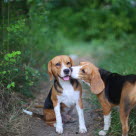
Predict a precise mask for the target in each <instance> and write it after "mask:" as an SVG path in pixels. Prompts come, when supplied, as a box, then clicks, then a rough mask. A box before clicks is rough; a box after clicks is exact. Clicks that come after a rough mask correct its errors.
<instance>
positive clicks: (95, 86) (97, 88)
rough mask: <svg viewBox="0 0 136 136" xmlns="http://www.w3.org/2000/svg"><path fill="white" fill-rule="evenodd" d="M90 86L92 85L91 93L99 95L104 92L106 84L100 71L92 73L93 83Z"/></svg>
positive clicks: (95, 70) (96, 70)
mask: <svg viewBox="0 0 136 136" xmlns="http://www.w3.org/2000/svg"><path fill="white" fill-rule="evenodd" d="M90 84H91V91H92V92H93V93H94V94H99V93H101V92H102V91H103V90H104V88H105V86H104V83H103V81H102V79H101V76H100V73H99V71H98V69H94V70H93V71H92V76H91V83H90Z"/></svg>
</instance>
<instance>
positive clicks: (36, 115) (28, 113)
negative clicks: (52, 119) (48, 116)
mask: <svg viewBox="0 0 136 136" xmlns="http://www.w3.org/2000/svg"><path fill="white" fill-rule="evenodd" d="M23 112H24V113H26V114H27V115H30V116H32V117H37V118H40V119H42V120H44V115H40V114H37V113H34V112H31V111H28V110H24V109H23Z"/></svg>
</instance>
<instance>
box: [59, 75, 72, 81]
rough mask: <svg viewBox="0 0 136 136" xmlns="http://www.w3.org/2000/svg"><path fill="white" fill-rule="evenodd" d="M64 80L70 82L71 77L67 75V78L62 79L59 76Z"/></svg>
mask: <svg viewBox="0 0 136 136" xmlns="http://www.w3.org/2000/svg"><path fill="white" fill-rule="evenodd" d="M59 77H60V78H61V79H62V80H64V81H68V80H70V78H71V77H70V75H66V76H64V77H61V76H59Z"/></svg>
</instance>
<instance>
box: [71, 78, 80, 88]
mask: <svg viewBox="0 0 136 136" xmlns="http://www.w3.org/2000/svg"><path fill="white" fill-rule="evenodd" d="M70 83H71V84H72V86H73V85H74V83H75V84H76V88H77V87H78V85H79V82H78V80H76V79H73V78H72V79H70Z"/></svg>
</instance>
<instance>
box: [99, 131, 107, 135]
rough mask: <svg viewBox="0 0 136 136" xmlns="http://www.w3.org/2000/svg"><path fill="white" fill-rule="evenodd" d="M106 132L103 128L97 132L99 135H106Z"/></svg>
mask: <svg viewBox="0 0 136 136" xmlns="http://www.w3.org/2000/svg"><path fill="white" fill-rule="evenodd" d="M106 134H107V132H106V131H105V130H101V131H100V132H99V135H100V136H106Z"/></svg>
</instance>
